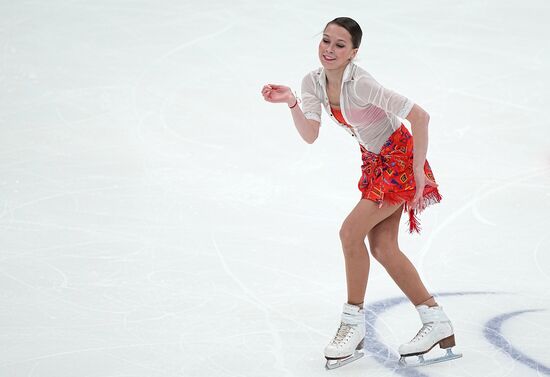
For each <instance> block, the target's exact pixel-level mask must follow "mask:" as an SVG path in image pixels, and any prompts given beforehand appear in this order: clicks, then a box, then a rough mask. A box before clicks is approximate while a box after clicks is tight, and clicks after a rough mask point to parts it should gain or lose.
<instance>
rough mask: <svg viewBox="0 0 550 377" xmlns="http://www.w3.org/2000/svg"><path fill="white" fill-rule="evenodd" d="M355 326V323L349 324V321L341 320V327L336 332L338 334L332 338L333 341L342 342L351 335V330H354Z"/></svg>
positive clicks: (335, 342)
mask: <svg viewBox="0 0 550 377" xmlns="http://www.w3.org/2000/svg"><path fill="white" fill-rule="evenodd" d="M353 327H354V326H353V325H348V324H347V323H344V322H341V323H340V327H339V328H338V331H337V332H336V336H335V337H334V339H333V340H332V343H334V344H338V343H340V342H342V341H343V340H344V339H345V338H346V337H347V336H348V335H349V333H350V332H353Z"/></svg>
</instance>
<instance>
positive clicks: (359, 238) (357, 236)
mask: <svg viewBox="0 0 550 377" xmlns="http://www.w3.org/2000/svg"><path fill="white" fill-rule="evenodd" d="M365 237H366V236H365V235H362V234H361V233H360V232H359V231H357V229H354V227H353V226H352V225H349V224H343V225H342V227H341V228H340V241H341V242H342V249H343V251H344V254H345V255H346V256H353V255H354V254H355V253H357V252H359V251H360V252H364V243H365ZM359 246H361V247H359Z"/></svg>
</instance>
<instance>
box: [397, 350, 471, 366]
mask: <svg viewBox="0 0 550 377" xmlns="http://www.w3.org/2000/svg"><path fill="white" fill-rule="evenodd" d="M413 356H414V355H413ZM407 357H412V356H401V358H400V359H399V363H398V364H399V367H401V368H409V367H419V366H424V365H430V364H435V363H442V362H444V361H449V360H454V359H458V358H460V357H462V354H461V353H453V351H452V350H451V349H450V348H447V353H446V354H445V355H444V356H439V357H434V358H432V359H427V360H426V359H424V355H417V357H418V362H416V363H407V361H406V360H405V359H406V358H407Z"/></svg>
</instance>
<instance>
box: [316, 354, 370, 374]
mask: <svg viewBox="0 0 550 377" xmlns="http://www.w3.org/2000/svg"><path fill="white" fill-rule="evenodd" d="M363 356H365V354H364V353H363V352H359V351H355V352H354V353H353V355H351V356H349V357H346V358H344V359H327V363H326V364H325V369H327V370H332V369H336V368H340V367H343V366H344V365H346V364H349V363H351V362H352V361H355V360H358V359H360V358H362V357H363Z"/></svg>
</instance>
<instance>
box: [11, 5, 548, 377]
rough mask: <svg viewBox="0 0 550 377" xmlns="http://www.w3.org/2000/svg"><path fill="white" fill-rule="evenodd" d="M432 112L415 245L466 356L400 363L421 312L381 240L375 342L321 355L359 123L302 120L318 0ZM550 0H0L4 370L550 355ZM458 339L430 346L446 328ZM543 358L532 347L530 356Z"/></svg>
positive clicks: (356, 162) (533, 363)
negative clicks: (297, 115)
mask: <svg viewBox="0 0 550 377" xmlns="http://www.w3.org/2000/svg"><path fill="white" fill-rule="evenodd" d="M338 16H349V17H352V18H354V19H356V20H357V21H358V22H359V23H360V24H361V26H362V28H363V32H364V37H363V43H362V45H361V48H360V50H359V54H358V59H357V60H356V63H357V64H359V65H360V66H362V67H364V68H365V69H366V70H367V71H369V72H370V73H371V74H372V75H373V76H374V77H376V78H377V80H378V81H379V82H381V83H382V84H384V85H386V86H388V87H389V88H392V89H393V90H396V91H398V92H400V93H402V94H404V95H406V96H408V97H410V98H411V99H413V100H414V101H415V102H417V103H418V104H420V105H421V106H422V107H423V108H425V109H426V110H427V111H428V112H429V113H430V115H431V121H430V146H429V150H428V160H429V161H430V164H431V166H432V168H433V170H434V174H435V176H436V179H437V181H438V183H439V184H440V189H441V193H442V195H443V197H444V199H443V201H442V202H441V203H440V204H438V205H435V206H433V207H431V208H429V209H427V210H426V211H425V212H424V213H422V215H421V221H422V227H423V231H422V233H421V234H420V235H413V236H411V235H409V234H408V233H407V232H406V225H405V222H403V224H402V228H401V234H400V246H401V249H402V250H403V251H404V252H405V253H406V254H407V256H408V257H409V258H410V259H411V260H412V262H413V263H414V264H415V266H416V267H417V269H418V271H419V273H420V274H421V276H422V278H423V281H424V283H425V284H426V286H427V287H428V289H429V290H430V292H432V293H434V294H435V295H436V296H437V299H438V302H439V303H440V304H441V305H442V306H443V307H444V308H445V311H446V313H447V314H448V315H449V316H450V318H451V319H452V320H453V324H454V326H455V330H456V341H457V347H456V351H457V352H461V353H463V354H464V357H462V358H460V359H458V360H453V361H450V362H448V363H444V364H434V365H430V366H426V367H423V368H417V369H414V370H399V371H398V370H395V366H394V364H393V363H392V362H391V361H392V360H395V359H396V358H397V347H398V346H399V344H401V343H402V342H405V341H408V340H409V339H410V338H412V337H413V336H414V335H415V334H416V332H417V331H418V329H419V328H420V325H421V323H420V320H419V318H418V315H417V313H416V311H415V310H414V308H413V306H412V305H411V304H410V302H409V301H408V300H407V299H406V298H405V296H404V295H403V293H402V292H401V291H400V290H399V289H398V288H397V286H396V285H395V283H394V282H393V281H392V280H391V278H390V277H389V276H388V274H387V273H386V271H385V270H384V268H383V267H381V266H380V264H378V263H377V262H376V261H375V260H374V259H373V260H372V263H371V274H370V277H369V283H368V286H367V295H366V305H369V306H368V307H369V308H370V309H371V311H369V316H368V319H369V329H370V334H369V342H368V343H367V346H366V351H367V356H366V357H364V358H362V359H360V360H358V361H356V362H354V363H352V364H349V365H346V366H345V367H343V368H341V369H339V370H337V371H330V372H327V371H325V369H324V365H325V359H324V356H323V348H324V346H325V345H326V344H327V343H328V341H329V340H330V338H331V337H332V336H333V335H334V332H335V331H336V329H337V327H338V324H339V317H340V313H341V308H342V303H343V302H344V301H345V300H346V287H345V271H344V264H343V255H342V251H341V245H340V240H339V238H338V231H339V227H340V225H341V223H342V221H343V220H344V218H345V217H346V215H347V214H348V213H349V211H350V210H351V209H352V208H353V207H354V205H355V204H356V202H357V201H358V200H359V198H360V192H359V191H358V189H357V185H356V184H357V181H358V179H359V177H360V165H361V157H360V153H359V148H358V146H357V144H356V141H355V140H354V139H353V138H350V137H349V136H348V134H347V133H345V132H342V130H341V129H340V128H339V127H337V126H336V125H334V124H333V123H331V121H330V120H329V119H328V117H327V116H326V114H323V124H322V126H321V133H320V137H319V139H318V140H317V141H316V142H315V143H314V144H311V145H309V144H307V143H305V142H303V141H302V140H301V139H300V136H299V135H298V133H297V131H296V129H295V128H294V125H293V124H292V120H291V116H290V112H289V110H288V109H286V108H285V106H286V105H281V104H271V103H267V102H265V101H264V100H263V98H262V96H261V93H260V91H261V88H262V86H263V85H264V84H266V83H279V84H284V85H289V86H291V87H292V88H294V89H295V90H299V84H300V81H301V79H302V77H303V76H304V75H305V73H306V72H308V71H309V70H312V69H314V68H316V67H318V66H320V62H319V61H318V59H317V44H318V41H319V38H320V33H321V31H322V30H323V27H324V25H325V24H326V23H327V22H328V21H330V20H331V19H333V18H335V17H338ZM549 18H550V4H549V3H548V2H547V1H543V0H539V1H535V0H526V1H521V2H520V1H496V0H494V1H440V2H433V1H415V2H411V1H404V0H399V1H398V0H391V1H384V2H382V1H376V2H375V1H369V2H365V1H348V2H345V3H343V4H342V3H338V2H335V1H332V2H329V1H324V0H321V1H319V0H317V1H290V0H282V1H234V2H227V1H210V0H208V1H197V0H185V1H183V2H178V1H170V0H166V1H163V2H153V1H136V2H129V1H105V0H100V1H93V2H85V1H69V0H65V1H59V0H52V1H47V2H38V1H12V2H8V1H3V2H1V3H0V143H1V148H0V299H1V300H0V303H1V305H0V334H1V335H0V346H1V347H0V350H1V352H0V376H6V377H22V376H24V377H74V376H79V377H92V376H93V377H115V376H117V377H122V376H124V377H130V376H131V377H157V376H158V377H160V376H185V377H203V376H205V377H206V376H208V377H209V376H216V377H230V376H239V377H243V376H251V377H252V376H254V377H258V376H278V377H279V376H308V377H309V376H326V375H327V373H333V374H338V375H346V376H365V375H368V376H379V377H383V376H392V375H403V376H504V375H507V376H526V377H527V376H542V375H550V371H549V369H548V368H550V357H549V356H548V349H549V348H550V340H549V339H550V315H549V313H550V253H549V251H550V232H549V231H548V229H550V215H549V213H550V148H549V147H550V137H549V132H550V131H549V130H550V128H549V126H550V124H549V121H548V115H547V114H546V110H547V109H548V103H549V101H550V91H548V87H549V85H550V79H549V74H550V49H549V48H548V35H550V28H549V26H548V21H547V20H548V19H549ZM437 351H439V350H435V349H434V352H437ZM537 369H538V371H537Z"/></svg>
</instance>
